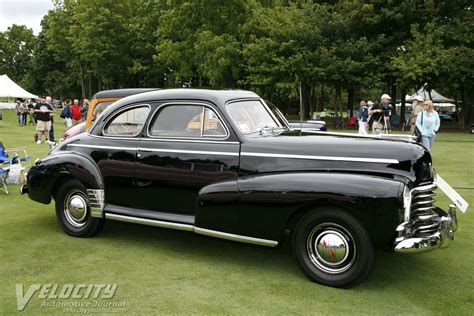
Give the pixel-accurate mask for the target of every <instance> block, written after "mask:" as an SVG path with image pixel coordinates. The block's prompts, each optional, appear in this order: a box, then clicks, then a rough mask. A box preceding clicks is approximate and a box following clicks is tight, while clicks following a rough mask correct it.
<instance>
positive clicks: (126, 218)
mask: <svg viewBox="0 0 474 316" xmlns="http://www.w3.org/2000/svg"><path fill="white" fill-rule="evenodd" d="M105 218H106V219H112V220H116V221H121V222H127V223H134V224H143V225H149V226H155V227H162V228H170V229H176V230H183V231H189V232H194V233H196V234H199V235H204V236H210V237H216V238H220V239H226V240H232V241H238V242H243V243H248V244H254V245H259V246H267V247H276V246H277V245H278V242H277V241H275V240H268V239H261V238H255V237H248V236H242V235H236V234H230V233H224V232H220V231H216V230H210V229H205V228H200V227H195V226H192V225H186V224H179V223H172V222H165V221H158V220H152V219H147V218H140V217H133V216H124V215H118V214H112V213H105Z"/></svg>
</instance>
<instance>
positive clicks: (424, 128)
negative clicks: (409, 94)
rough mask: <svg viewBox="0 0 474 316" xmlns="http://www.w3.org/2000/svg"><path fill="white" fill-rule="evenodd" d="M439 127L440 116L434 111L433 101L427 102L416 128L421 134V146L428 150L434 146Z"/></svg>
mask: <svg viewBox="0 0 474 316" xmlns="http://www.w3.org/2000/svg"><path fill="white" fill-rule="evenodd" d="M439 125H440V123H439V115H438V112H436V111H435V110H434V109H433V101H431V100H426V101H425V103H424V110H423V112H421V113H420V114H418V117H417V118H416V127H417V128H418V130H419V131H420V133H421V144H422V145H423V146H424V147H425V148H426V149H428V150H430V149H431V147H432V146H433V142H434V140H435V138H436V133H438V130H439Z"/></svg>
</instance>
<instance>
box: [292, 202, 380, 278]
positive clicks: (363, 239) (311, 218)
mask: <svg viewBox="0 0 474 316" xmlns="http://www.w3.org/2000/svg"><path fill="white" fill-rule="evenodd" d="M293 251H294V253H295V256H296V258H297V260H298V262H299V264H300V266H301V268H302V269H303V271H304V272H305V274H306V275H307V276H308V277H309V278H310V279H312V280H313V281H315V282H317V283H320V284H323V285H328V286H333V287H351V286H354V285H356V284H357V283H359V282H361V281H363V280H364V279H365V278H366V277H367V276H368V275H369V273H370V271H371V270H372V268H373V266H374V262H375V254H374V247H373V244H372V241H371V239H370V236H369V234H368V232H367V231H366V229H365V228H364V227H363V225H362V224H361V223H360V222H359V221H358V220H357V219H356V218H355V217H353V216H352V215H351V214H349V213H348V212H345V211H343V210H341V209H338V208H332V207H328V208H322V209H316V210H313V211H311V212H309V213H307V214H305V215H304V216H303V217H302V218H301V219H300V220H299V222H298V224H297V225H296V227H295V232H294V234H293Z"/></svg>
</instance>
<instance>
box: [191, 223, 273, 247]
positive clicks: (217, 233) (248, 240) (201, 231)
mask: <svg viewBox="0 0 474 316" xmlns="http://www.w3.org/2000/svg"><path fill="white" fill-rule="evenodd" d="M194 232H195V233H196V234H200V235H205V236H210V237H216V238H221V239H227V240H232V241H239V242H243V243H249V244H254V245H260V246H267V247H276V246H277V245H278V242H277V241H275V240H268V239H261V238H254V237H248V236H242V235H235V234H229V233H224V232H220V231H216V230H210V229H205V228H200V227H195V228H194Z"/></svg>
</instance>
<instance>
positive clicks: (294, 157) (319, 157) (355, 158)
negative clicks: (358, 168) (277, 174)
mask: <svg viewBox="0 0 474 316" xmlns="http://www.w3.org/2000/svg"><path fill="white" fill-rule="evenodd" d="M241 155H242V156H248V157H268V158H289V159H310V160H331V161H353V162H366V163H388V164H393V163H399V161H398V160H397V159H379V158H357V157H334V156H311V155H289V154H271V153H257V152H242V153H241Z"/></svg>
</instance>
